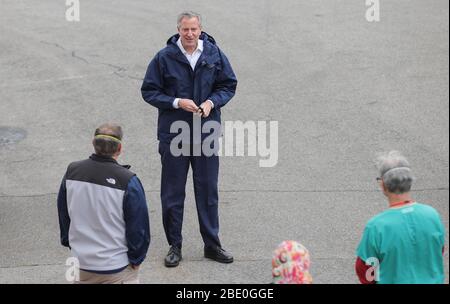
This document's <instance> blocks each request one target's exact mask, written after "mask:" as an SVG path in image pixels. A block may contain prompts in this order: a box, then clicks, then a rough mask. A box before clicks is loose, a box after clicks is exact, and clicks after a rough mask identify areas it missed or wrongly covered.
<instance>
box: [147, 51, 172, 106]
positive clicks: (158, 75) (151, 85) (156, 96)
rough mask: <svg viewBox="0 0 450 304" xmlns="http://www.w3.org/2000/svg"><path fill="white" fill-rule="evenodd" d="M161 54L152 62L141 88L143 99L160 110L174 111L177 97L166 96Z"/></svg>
mask: <svg viewBox="0 0 450 304" xmlns="http://www.w3.org/2000/svg"><path fill="white" fill-rule="evenodd" d="M162 73H163V72H162V70H161V66H160V61H159V53H158V54H156V56H155V57H154V58H153V59H152V61H151V62H150V64H149V66H148V68H147V73H145V78H144V82H143V83H142V86H141V93H142V98H144V100H145V101H146V102H148V103H149V104H151V105H152V106H155V107H157V108H159V109H173V101H174V100H175V97H172V96H168V95H166V94H164V83H163V74H162Z"/></svg>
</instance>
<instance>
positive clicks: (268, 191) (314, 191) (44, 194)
mask: <svg viewBox="0 0 450 304" xmlns="http://www.w3.org/2000/svg"><path fill="white" fill-rule="evenodd" d="M424 191H449V188H446V187H438V188H422V189H415V190H411V192H412V193H414V192H424ZM159 192H160V191H159V190H148V191H145V193H159ZM219 192H221V193H245V192H246V193H254V192H256V193H348V192H350V193H352V192H353V193H374V192H380V190H364V189H363V190H360V189H344V190H333V189H330V190H267V189H261V190H258V189H242V190H219ZM0 193H1V192H0ZM57 194H58V193H56V192H49V193H40V194H30V195H6V194H4V193H2V195H0V198H35V197H43V196H48V195H57Z"/></svg>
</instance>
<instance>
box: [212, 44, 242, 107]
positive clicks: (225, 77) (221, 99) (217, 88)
mask: <svg viewBox="0 0 450 304" xmlns="http://www.w3.org/2000/svg"><path fill="white" fill-rule="evenodd" d="M219 55H220V57H221V61H222V69H221V70H220V71H219V73H218V75H217V77H216V82H215V83H214V90H213V92H212V93H211V96H210V97H209V98H208V99H209V100H211V101H212V102H213V103H214V108H216V107H217V108H221V107H223V106H224V105H226V104H227V102H228V101H230V100H231V98H233V96H234V94H235V93H236V87H237V78H236V75H235V74H234V72H233V69H232V67H231V64H230V62H229V61H228V58H227V57H226V56H225V54H224V53H223V52H222V51H220V50H219Z"/></svg>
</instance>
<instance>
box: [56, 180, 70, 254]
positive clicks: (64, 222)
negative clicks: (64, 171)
mask: <svg viewBox="0 0 450 304" xmlns="http://www.w3.org/2000/svg"><path fill="white" fill-rule="evenodd" d="M57 203H58V218H59V230H60V238H61V244H62V245H63V246H65V247H69V248H70V244H69V227H70V217H69V211H68V210H67V191H66V176H65V175H64V177H63V180H62V182H61V186H60V187H59V192H58V199H57Z"/></svg>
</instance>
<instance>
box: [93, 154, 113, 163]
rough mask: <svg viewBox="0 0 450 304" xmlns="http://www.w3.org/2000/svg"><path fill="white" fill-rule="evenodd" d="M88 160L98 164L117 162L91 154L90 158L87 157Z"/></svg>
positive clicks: (107, 157) (110, 158)
mask: <svg viewBox="0 0 450 304" xmlns="http://www.w3.org/2000/svg"><path fill="white" fill-rule="evenodd" d="M89 158H90V159H92V160H93V161H98V162H102V163H115V164H117V161H116V160H115V159H114V158H112V157H109V156H102V155H98V154H95V153H94V154H92V155H91V156H89Z"/></svg>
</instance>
